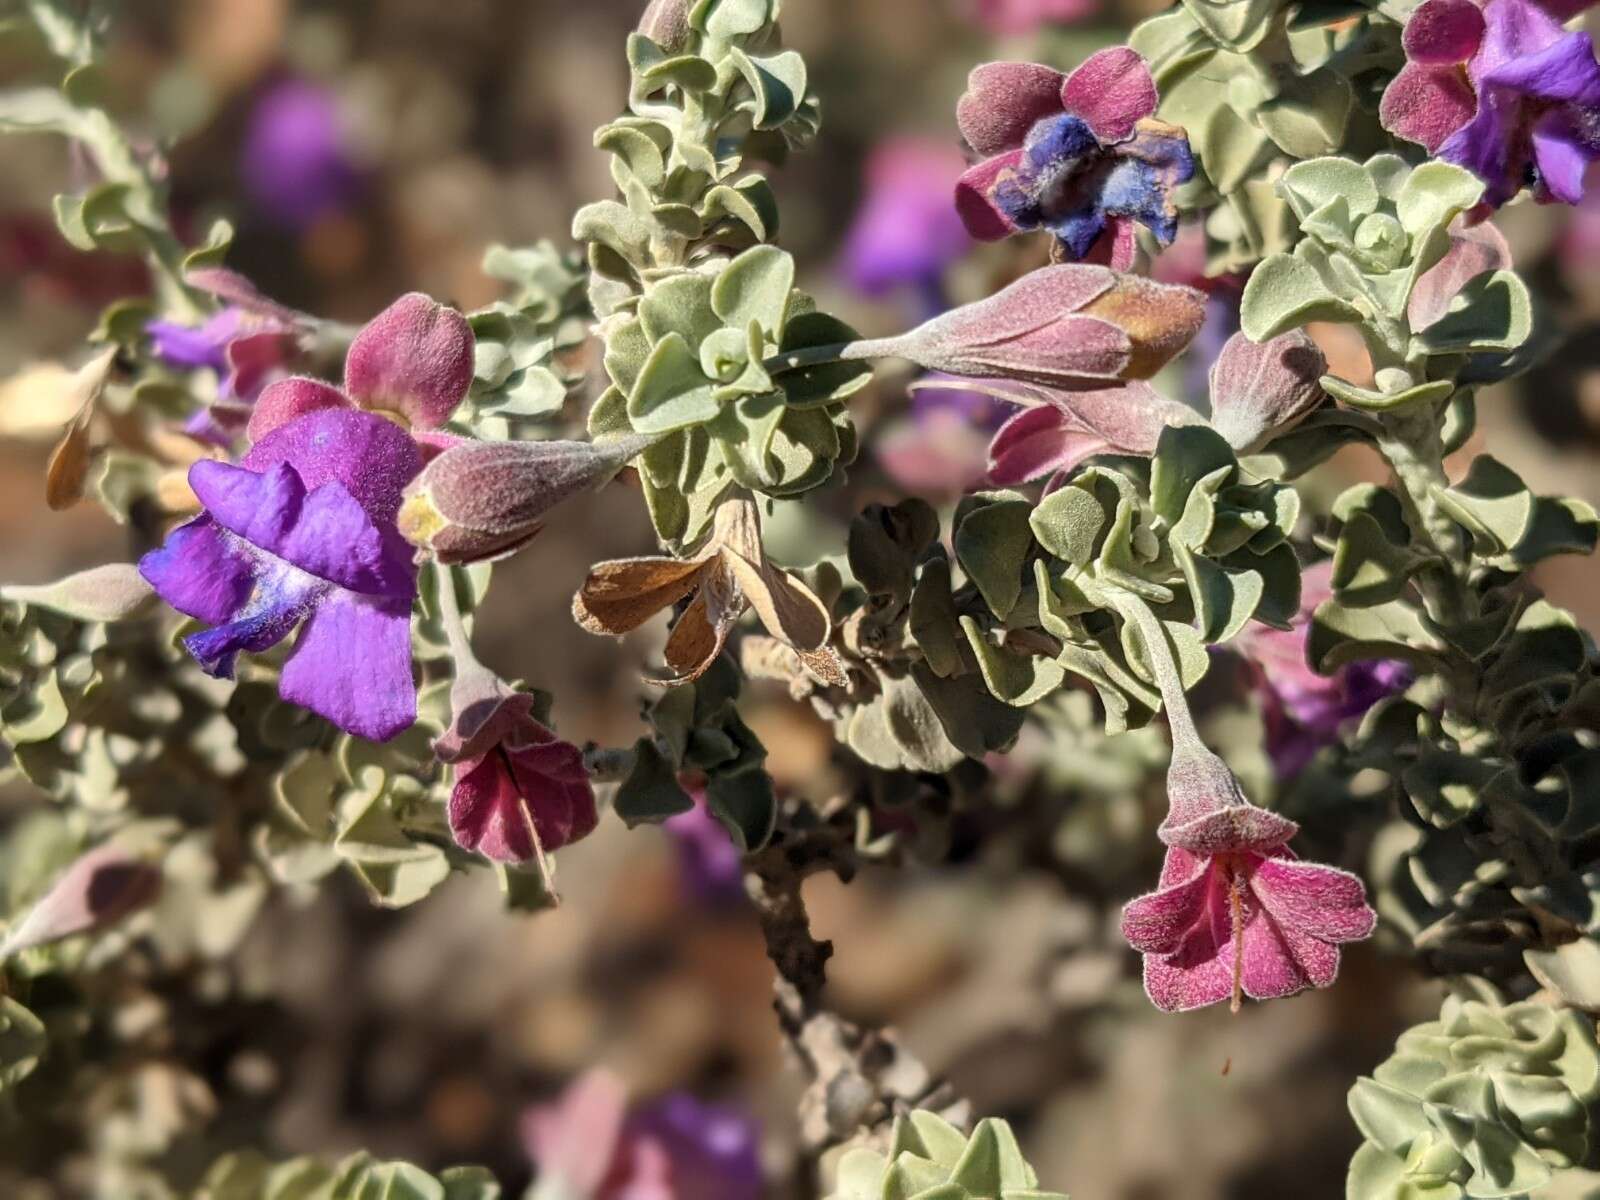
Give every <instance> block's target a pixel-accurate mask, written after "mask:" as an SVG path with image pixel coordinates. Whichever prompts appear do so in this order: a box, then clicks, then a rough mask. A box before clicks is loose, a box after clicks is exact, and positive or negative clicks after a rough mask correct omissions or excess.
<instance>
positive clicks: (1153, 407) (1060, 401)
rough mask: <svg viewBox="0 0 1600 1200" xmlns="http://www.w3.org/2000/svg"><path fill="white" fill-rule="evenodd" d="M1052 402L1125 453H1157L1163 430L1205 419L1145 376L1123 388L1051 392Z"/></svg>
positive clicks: (1198, 423)
mask: <svg viewBox="0 0 1600 1200" xmlns="http://www.w3.org/2000/svg"><path fill="white" fill-rule="evenodd" d="M1050 402H1051V403H1052V404H1054V405H1056V406H1057V407H1059V408H1061V409H1063V410H1064V411H1066V412H1067V413H1069V414H1071V416H1072V419H1073V422H1074V423H1075V424H1077V425H1079V426H1081V427H1082V428H1084V429H1087V430H1089V431H1091V432H1093V433H1094V434H1096V435H1097V436H1098V437H1100V438H1101V439H1102V440H1104V441H1105V442H1106V444H1107V445H1109V446H1111V447H1113V448H1114V449H1116V450H1118V451H1120V452H1122V453H1125V454H1140V455H1149V454H1154V453H1155V450H1156V443H1157V442H1158V441H1159V440H1160V438H1161V431H1162V430H1163V429H1166V428H1167V427H1168V426H1172V425H1203V424H1205V419H1204V418H1203V417H1202V416H1201V415H1200V414H1199V413H1197V412H1195V410H1194V409H1192V408H1190V407H1189V406H1188V405H1187V404H1184V403H1182V402H1180V401H1177V400H1169V399H1167V397H1165V396H1163V395H1162V394H1161V393H1160V392H1158V391H1156V390H1155V388H1153V387H1151V386H1150V385H1149V384H1148V383H1146V382H1145V381H1144V380H1142V379H1134V380H1130V381H1129V382H1128V383H1126V384H1124V385H1123V386H1121V387H1114V388H1099V389H1096V390H1093V391H1082V392H1051V393H1050Z"/></svg>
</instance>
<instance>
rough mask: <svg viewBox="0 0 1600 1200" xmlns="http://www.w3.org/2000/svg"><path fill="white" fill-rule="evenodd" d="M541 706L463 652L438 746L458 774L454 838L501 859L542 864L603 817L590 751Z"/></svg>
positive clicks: (450, 809) (451, 813) (450, 813)
mask: <svg viewBox="0 0 1600 1200" xmlns="http://www.w3.org/2000/svg"><path fill="white" fill-rule="evenodd" d="M446 586H448V584H446ZM537 704H538V697H536V696H534V695H532V694H530V693H528V692H519V691H516V690H515V689H513V688H511V687H508V686H507V685H506V684H505V683H504V682H503V681H502V680H501V679H500V678H499V677H498V676H496V675H495V674H494V673H493V672H491V671H489V670H488V669H486V668H485V667H483V666H482V665H481V664H479V663H478V662H477V661H476V660H475V659H472V658H471V657H470V655H468V656H465V657H463V656H462V655H461V654H460V653H458V654H457V658H456V681H455V683H454V685H453V686H452V687H451V690H450V707H451V710H452V716H451V722H450V728H449V729H447V730H446V731H445V733H444V735H443V736H442V737H440V738H439V740H438V741H436V742H435V743H434V745H433V749H434V753H435V754H437V755H438V757H439V761H440V762H443V763H448V764H449V765H450V766H451V768H452V769H453V771H454V779H455V787H454V788H453V790H452V791H451V793H450V802H449V804H448V806H447V809H446V815H447V817H448V818H449V822H450V834H451V836H452V837H454V838H455V840H456V844H457V845H459V846H462V847H464V848H465V849H468V850H475V851H477V852H478V853H479V854H482V855H483V856H484V857H485V858H491V859H493V860H495V861H496V862H503V863H525V862H530V861H538V862H539V863H540V864H541V865H542V864H543V862H544V856H545V855H546V854H548V853H551V852H553V851H555V850H559V849H560V848H561V847H562V846H565V845H567V844H568V843H570V842H575V841H577V840H578V839H579V838H582V837H585V836H586V835H588V834H589V833H591V832H592V831H593V830H594V827H595V825H596V824H597V823H598V821H599V815H598V813H597V812H596V810H595V804H594V788H593V787H592V786H591V784H590V782H589V772H588V770H587V769H586V768H585V767H584V764H583V751H581V750H579V749H578V748H577V747H576V746H574V745H572V744H571V743H570V742H564V741H562V740H561V739H559V738H558V737H556V735H555V734H554V733H553V732H551V731H550V729H549V728H548V727H547V726H546V725H545V724H544V723H543V722H541V721H540V720H538V719H537V718H536V717H535V716H534V708H535V706H536V705H537Z"/></svg>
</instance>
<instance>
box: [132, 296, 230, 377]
mask: <svg viewBox="0 0 1600 1200" xmlns="http://www.w3.org/2000/svg"><path fill="white" fill-rule="evenodd" d="M241 321H242V315H241V314H240V312H239V310H238V309H236V308H225V309H223V310H222V311H221V312H219V313H217V314H216V315H215V316H213V317H210V318H208V319H207V320H206V322H205V323H204V324H203V325H198V326H195V325H180V324H178V323H177V322H176V321H151V322H149V323H148V324H147V325H146V326H145V327H144V328H145V332H146V333H148V334H149V335H150V350H151V352H152V353H153V354H154V355H155V356H156V357H157V358H159V359H161V360H162V361H164V362H166V363H169V364H170V365H172V366H175V367H210V368H211V369H212V370H214V371H216V372H217V373H218V374H219V375H220V374H222V373H223V372H225V371H226V370H227V369H228V362H227V358H226V355H225V351H226V350H227V346H228V342H229V341H230V340H231V339H232V338H233V337H235V336H236V335H237V334H238V332H239V328H240V324H241Z"/></svg>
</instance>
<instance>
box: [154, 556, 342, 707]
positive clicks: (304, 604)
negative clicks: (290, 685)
mask: <svg viewBox="0 0 1600 1200" xmlns="http://www.w3.org/2000/svg"><path fill="white" fill-rule="evenodd" d="M327 588H328V585H327V584H319V583H318V582H317V581H316V580H313V579H311V578H310V577H309V576H307V575H305V574H303V573H301V572H298V571H295V570H294V569H293V568H292V567H288V566H284V565H281V564H280V569H279V570H278V571H277V572H272V573H269V574H267V575H266V576H265V577H263V576H257V579H256V592H255V595H254V596H253V597H252V598H251V600H250V603H249V606H248V607H247V608H246V609H245V610H244V611H243V612H242V613H241V614H240V615H239V617H238V618H237V619H236V620H233V621H228V622H226V623H225V624H222V625H218V626H216V627H215V628H214V629H207V630H204V631H202V632H200V633H191V634H190V635H189V636H188V637H186V638H184V639H183V644H184V646H185V647H186V648H187V649H188V651H189V653H190V654H192V655H194V659H195V661H196V662H197V663H199V664H200V668H201V670H203V671H205V673H206V674H208V675H212V676H215V677H216V678H218V679H232V678H233V663H234V659H236V658H237V657H238V656H239V653H240V652H241V651H244V650H248V651H250V652H251V653H253V654H258V653H260V652H261V651H263V650H270V649H271V648H272V647H274V646H276V645H277V644H278V643H279V642H281V641H283V639H284V638H286V637H288V636H289V634H290V633H291V632H292V631H293V630H294V627H295V626H296V625H298V624H299V623H300V622H301V621H302V620H303V619H304V618H305V616H306V614H307V613H308V612H310V611H311V609H312V608H313V607H315V605H316V603H317V601H318V600H320V599H321V598H322V596H323V595H324V593H325V592H326V590H327ZM280 691H281V688H280Z"/></svg>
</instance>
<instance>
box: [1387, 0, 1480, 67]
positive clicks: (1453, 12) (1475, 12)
mask: <svg viewBox="0 0 1600 1200" xmlns="http://www.w3.org/2000/svg"><path fill="white" fill-rule="evenodd" d="M1483 34H1484V20H1483V10H1482V9H1480V8H1479V7H1478V6H1477V5H1476V4H1474V3H1473V2H1472V0H1423V3H1422V4H1419V5H1418V6H1417V7H1416V9H1414V10H1413V11H1412V13H1411V16H1410V17H1408V18H1407V19H1406V27H1405V32H1404V33H1402V34H1401V38H1400V40H1401V44H1402V45H1403V46H1404V47H1405V51H1406V58H1407V59H1409V60H1410V61H1411V62H1414V63H1424V64H1427V65H1429V66H1444V65H1446V64H1448V63H1464V62H1466V61H1467V59H1469V58H1471V57H1472V56H1473V55H1474V54H1476V53H1477V52H1478V46H1479V44H1480V43H1482V41H1483Z"/></svg>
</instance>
